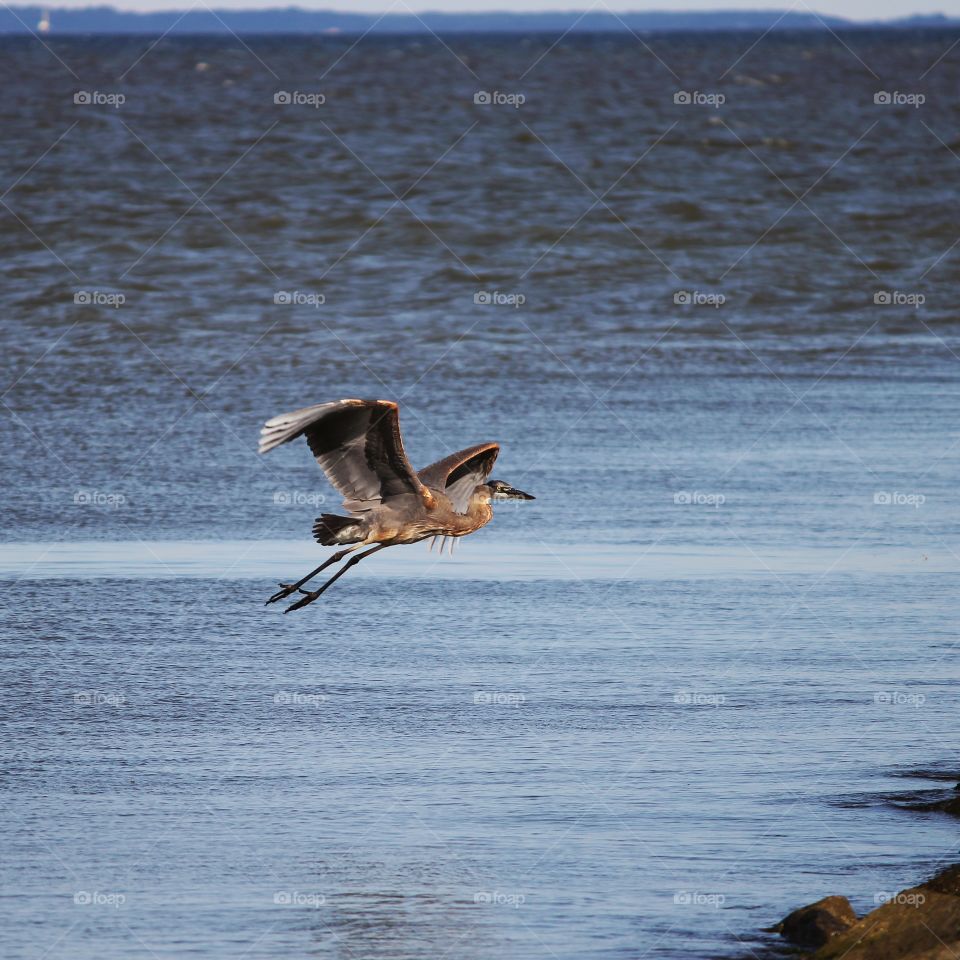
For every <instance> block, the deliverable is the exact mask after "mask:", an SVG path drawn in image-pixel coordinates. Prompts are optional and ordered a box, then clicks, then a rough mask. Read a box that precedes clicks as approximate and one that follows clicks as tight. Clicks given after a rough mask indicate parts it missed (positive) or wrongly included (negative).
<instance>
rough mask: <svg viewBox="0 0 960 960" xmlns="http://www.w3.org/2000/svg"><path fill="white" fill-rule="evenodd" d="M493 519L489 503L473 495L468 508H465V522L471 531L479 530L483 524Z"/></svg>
mask: <svg viewBox="0 0 960 960" xmlns="http://www.w3.org/2000/svg"><path fill="white" fill-rule="evenodd" d="M492 518H493V507H492V506H490V501H489V500H487V499H483V498H481V497H479V496H477V495H474V496H473V497H472V498H471V500H470V506H469V507H468V508H467V514H466V520H467V522H468V523H469V525H470V529H471V530H479V529H480V527H482V526H483V525H484V524H485V523H489V522H490V520H491V519H492Z"/></svg>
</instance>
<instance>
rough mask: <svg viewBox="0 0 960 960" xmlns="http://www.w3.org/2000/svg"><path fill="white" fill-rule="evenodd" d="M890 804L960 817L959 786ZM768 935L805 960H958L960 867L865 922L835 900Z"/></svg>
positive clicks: (799, 913)
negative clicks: (796, 949)
mask: <svg viewBox="0 0 960 960" xmlns="http://www.w3.org/2000/svg"><path fill="white" fill-rule="evenodd" d="M937 779H948V778H947V777H945V776H943V775H942V774H941V775H939V776H938V777H937ZM949 779H950V780H955V777H953V776H950V777H949ZM887 799H888V800H889V801H890V802H892V803H895V804H896V805H897V806H899V807H900V808H901V809H905V810H921V811H931V810H937V811H941V812H943V813H945V814H947V815H948V816H960V783H958V784H957V785H956V786H955V787H953V789H952V790H949V791H924V792H920V793H918V792H912V793H910V794H901V795H895V796H891V797H888V798H887ZM767 932H774V933H779V934H780V936H781V937H782V938H783V940H784V942H785V943H789V944H792V945H793V946H795V947H802V948H806V949H807V950H810V951H812V952H810V953H807V954H805V955H804V956H805V957H806V958H807V960H841V958H842V960H960V863H955V864H952V865H950V866H948V867H946V868H945V869H943V870H940V871H939V872H938V873H937V874H936V875H935V876H933V877H931V878H930V879H929V880H926V881H925V882H923V883H921V884H919V885H917V886H915V887H908V888H907V889H905V890H901V891H900V892H899V893H897V894H895V895H893V896H891V897H890V898H889V899H888V900H887V901H886V902H885V903H884V904H882V905H881V906H879V907H877V909H876V910H871V911H870V912H869V913H867V914H865V915H864V916H863V917H859V918H858V917H857V915H856V913H855V912H854V910H853V907H852V906H851V905H850V901H849V900H847V898H846V897H844V896H838V895H833V896H828V897H824V898H823V899H821V900H818V901H817V902H816V903H811V904H810V905H809V906H806V907H801V908H800V909H798V910H794V911H793V913H791V914H789V915H788V916H786V917H784V919H783V920H781V921H780V923H778V924H777V925H776V926H774V927H771V928H768V931H767Z"/></svg>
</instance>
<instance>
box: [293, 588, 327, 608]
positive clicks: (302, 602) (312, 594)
mask: <svg viewBox="0 0 960 960" xmlns="http://www.w3.org/2000/svg"><path fill="white" fill-rule="evenodd" d="M323 591H324V588H323V587H321V588H320V589H319V590H301V591H300V592H301V593H302V594H303V596H302V597H301V598H300V599H299V600H298V601H297V602H296V603H291V604H290V606H289V607H287V609H286V610H284V611H283V612H284V613H291V612H292V611H294V610H299V609H300V608H301V607H305V606H306V605H307V604H308V603H313V601H314V600H316V599H317V597H319V596H320V594H321V593H323Z"/></svg>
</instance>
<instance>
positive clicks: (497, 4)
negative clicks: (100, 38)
mask: <svg viewBox="0 0 960 960" xmlns="http://www.w3.org/2000/svg"><path fill="white" fill-rule="evenodd" d="M20 2H29V0H20ZM33 2H37V0H33ZM104 3H106V4H109V5H111V6H114V7H117V8H118V9H121V10H174V9H175V10H185V9H189V8H190V7H191V6H193V5H194V3H196V5H197V6H198V7H200V8H202V7H203V6H204V5H207V6H210V7H221V8H222V7H228V8H230V7H232V8H244V9H262V8H264V7H287V6H299V7H304V8H306V9H310V10H344V11H352V12H356V13H382V12H383V11H385V10H389V9H390V8H391V6H392V7H393V9H394V11H396V12H402V11H404V9H405V8H406V9H409V10H413V11H415V12H417V13H422V12H423V11H425V10H446V11H457V12H465V11H493V10H526V11H529V10H584V9H589V8H591V7H594V8H595V9H598V10H602V9H604V7H606V8H607V9H610V10H616V11H618V12H622V11H624V10H724V9H726V10H731V9H741V10H743V9H752V10H758V9H776V10H783V9H790V8H793V9H796V10H805V9H810V10H814V11H816V12H817V13H825V14H833V15H835V16H840V17H849V18H851V19H854V20H873V19H885V18H890V17H901V16H907V15H909V14H915V13H946V14H949V15H952V16H960V0H733V2H731V0H693V2H691V0H653V2H647V3H643V2H637V0H597V2H596V3H594V2H593V0H580V2H577V0H489V2H486V3H485V2H483V0H397V2H396V3H395V4H394V3H392V0H339V2H338V0H332V2H324V0H50V6H53V7H86V6H94V5H99V4H104Z"/></svg>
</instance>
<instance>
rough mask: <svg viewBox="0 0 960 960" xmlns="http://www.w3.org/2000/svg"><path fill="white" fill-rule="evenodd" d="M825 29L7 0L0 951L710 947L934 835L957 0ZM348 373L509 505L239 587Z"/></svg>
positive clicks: (607, 953)
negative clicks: (885, 298)
mask: <svg viewBox="0 0 960 960" xmlns="http://www.w3.org/2000/svg"><path fill="white" fill-rule="evenodd" d="M844 36H845V38H846V39H845V42H846V43H847V44H848V46H849V49H847V48H845V47H844V46H843V44H841V43H840V42H839V41H837V40H836V39H835V38H832V37H830V36H829V35H822V36H821V35H807V34H791V35H790V36H788V37H783V36H777V37H773V36H771V37H768V38H765V39H764V40H763V41H761V42H760V43H758V44H757V45H756V46H753V47H751V44H752V43H753V42H754V41H755V40H757V37H755V36H747V35H736V34H733V35H730V36H725V37H717V36H711V37H710V38H704V37H697V36H687V37H672V38H671V37H666V38H656V39H650V38H647V40H648V45H650V46H651V48H652V49H653V50H654V51H655V53H656V54H657V56H658V57H660V60H659V61H658V60H657V59H656V57H653V56H652V55H651V54H650V53H649V52H647V51H646V50H645V49H644V47H643V45H642V44H640V43H639V42H638V41H637V40H636V38H630V37H578V38H575V39H574V38H567V39H566V40H564V41H563V42H561V43H560V44H558V45H557V46H555V47H554V48H552V49H548V48H550V44H551V43H553V40H554V39H556V38H543V37H529V38H517V39H509V38H498V39H490V38H486V39H484V38H474V39H468V38H457V39H455V40H454V39H451V40H450V41H449V43H448V46H446V47H445V46H443V45H442V44H440V43H438V42H436V41H434V40H431V39H429V38H423V39H417V38H404V39H396V38H378V39H377V40H376V41H373V40H368V41H364V42H362V43H361V44H359V45H358V46H357V47H356V48H354V49H353V50H350V49H349V47H350V43H351V42H352V41H350V40H348V39H345V38H324V39H319V38H318V39H297V40H290V39H284V38H279V39H270V40H266V39H255V38H254V39H251V40H249V41H245V43H246V46H245V45H244V44H241V43H240V42H239V41H232V40H224V39H216V40H214V39H210V40H204V39H185V38H178V39H176V40H173V39H169V38H168V39H166V40H163V41H161V42H160V43H158V44H156V45H155V46H151V43H152V41H151V40H149V39H144V38H134V39H122V40H121V39H116V38H114V39H109V38H89V39H85V40H69V41H68V40H57V39H56V38H55V37H54V38H51V40H50V42H49V47H50V49H46V48H44V47H43V46H42V45H40V44H39V43H36V42H32V41H25V40H16V39H4V40H2V41H0V46H2V47H3V50H4V54H5V55H4V57H3V58H0V73H2V75H3V77H4V80H5V81H6V83H5V89H9V90H11V91H13V92H12V93H11V94H10V96H8V97H5V98H2V99H0V116H2V120H3V123H4V129H5V130H6V131H9V135H8V136H7V137H6V138H5V139H4V140H3V142H2V143H0V159H2V162H3V164H4V171H5V182H6V184H7V186H9V187H10V190H9V192H8V194H7V196H6V198H5V203H6V204H8V208H7V211H6V214H5V217H6V218H5V219H4V220H3V223H4V230H3V231H2V233H0V252H2V254H3V257H4V262H5V263H6V265H7V272H6V278H5V279H6V281H7V282H6V283H5V285H4V290H3V292H2V293H0V296H2V298H3V304H4V310H5V314H4V316H5V319H4V325H3V329H2V331H0V338H2V346H3V349H2V350H0V366H2V369H3V375H4V382H5V384H6V386H5V388H4V390H5V392H4V393H3V401H4V406H3V408H2V411H3V414H4V416H3V417H2V418H0V434H2V436H0V439H2V444H0V475H2V477H3V480H4V497H5V500H4V508H5V510H4V519H5V525H4V536H3V542H2V543H0V576H2V577H3V579H4V581H5V585H6V587H7V597H8V602H7V603H6V604H5V605H4V607H3V609H2V611H0V617H2V619H3V630H2V640H0V654H2V669H3V677H4V696H3V697H2V698H0V713H2V716H3V722H4V730H5V736H4V748H5V749H4V763H3V766H2V770H3V781H2V786H3V790H4V804H5V816H4V818H3V821H2V824H0V844H2V849H3V852H4V856H3V857H2V859H0V876H2V880H3V889H4V893H5V895H6V896H5V898H4V901H3V905H2V907H0V910H2V911H3V914H2V917H0V920H2V925H3V930H4V939H5V947H6V953H7V954H8V955H9V956H11V957H16V958H20V957H23V958H35V960H39V958H46V957H59V956H64V957H70V958H71V960H73V958H86V957H90V958H93V957H96V958H98V960H121V958H122V960H126V958H129V957H131V956H143V957H151V956H152V957H160V958H167V957H188V956H189V957H197V958H203V960H221V958H223V960H228V958H229V960H235V958H237V957H240V956H244V957H264V958H277V957H280V956H284V957H286V956H303V955H316V956H319V957H338V958H390V960H400V958H407V957H410V958H413V957H416V958H420V957H425V956H430V957H438V958H440V957H443V956H450V957H476V958H492V957H502V956H508V957H537V958H545V960H550V958H562V960H567V958H571V960H573V958H577V960H582V958H617V960H626V958H634V957H638V956H646V957H651V958H672V957H676V958H684V960H689V958H691V957H697V958H715V957H730V958H736V957H743V956H744V955H749V951H750V950H754V951H756V950H758V949H760V948H763V947H765V946H766V945H767V944H768V943H770V942H771V940H770V937H769V936H768V935H765V934H763V933H762V932H761V928H763V927H765V926H768V925H770V924H771V923H773V922H775V921H776V920H778V919H779V918H780V917H781V916H782V915H783V914H785V913H786V912H787V911H788V910H790V909H792V908H794V907H796V906H798V905H800V904H802V903H806V902H809V901H811V900H814V899H817V898H819V897H820V896H823V895H825V894H828V893H844V894H847V895H848V896H850V898H851V900H852V901H853V903H854V905H855V906H856V908H857V909H858V910H861V911H862V910H867V909H870V908H871V907H872V906H873V905H874V904H875V901H876V899H877V898H878V897H879V896H881V895H882V894H883V893H885V892H888V891H892V890H897V889H900V888H902V887H904V886H906V885H908V884H911V883H914V882H916V881H917V880H919V879H920V878H922V877H923V876H925V875H926V874H927V873H929V872H931V871H932V870H933V869H934V868H935V867H936V866H937V865H938V864H940V863H942V862H944V861H945V860H948V859H952V858H955V855H956V831H955V827H954V826H951V824H950V822H949V821H947V820H945V819H943V818H942V817H941V816H940V815H937V814H916V813H909V812H907V811H904V810H902V809H898V808H897V807H896V805H894V804H892V803H891V802H889V798H888V795H890V794H894V793H897V792H898V791H905V790H908V789H926V788H932V787H934V786H937V785H938V781H936V780H933V779H930V778H929V776H919V775H918V776H909V774H910V773H911V772H912V771H919V770H922V771H926V773H927V774H932V773H941V774H948V773H950V772H952V771H956V769H957V764H956V758H955V750H954V748H953V741H954V735H955V729H956V723H955V718H956V714H957V697H956V689H957V687H956V683H957V679H958V672H960V670H958V667H957V661H956V650H955V646H956V636H955V634H956V630H955V622H956V618H955V608H956V601H955V598H956V595H957V590H958V585H960V555H958V554H960V551H958V547H957V543H958V541H957V535H958V531H960V504H958V501H957V497H956V493H955V488H956V476H957V467H958V463H957V459H958V458H957V427H956V423H957V398H958V391H957V387H956V370H957V367H956V364H957V356H958V352H960V336H958V333H960V330H958V326H957V320H956V310H955V289H956V281H957V266H956V264H957V249H956V248H955V247H953V246H952V244H953V243H954V242H955V240H956V217H955V209H954V207H955V193H956V191H955V186H956V182H957V177H958V175H960V167H958V165H957V161H956V159H955V157H954V156H953V155H952V154H951V152H950V149H947V147H951V145H952V149H954V150H956V149H957V145H956V143H955V142H954V141H955V134H954V133H952V132H951V131H952V130H953V129H954V127H955V112H956V111H955V90H956V88H957V82H958V80H960V77H958V70H960V67H958V63H957V56H958V54H957V53H956V51H954V52H953V53H947V55H946V56H943V58H942V59H941V60H939V61H938V58H940V57H941V56H942V55H943V54H944V53H945V51H948V50H949V49H950V45H951V44H952V43H953V42H954V41H955V40H956V39H957V37H956V34H955V33H938V32H927V33H917V34H890V35H883V34H868V33H865V34H862V35H861V34H845V35H844ZM957 49H958V50H960V48H957ZM51 51H52V52H53V54H55V55H56V56H57V57H59V58H60V60H61V61H62V64H60V63H58V62H57V60H56V59H55V58H54V56H52V55H51ZM451 51H452V52H451ZM454 54H456V56H454ZM541 54H545V56H544V57H543V58H542V59H540V60H538V59H537V58H538V57H540V55H541ZM458 57H459V58H460V59H459V60H458ZM461 61H462V62H461ZM316 89H320V90H323V91H325V94H326V96H327V102H326V104H324V108H323V112H319V111H314V110H313V109H312V108H303V109H302V110H300V109H299V108H295V107H293V106H291V107H290V108H289V109H286V108H284V109H281V108H280V107H278V106H275V105H274V104H273V94H274V92H275V91H277V90H300V91H310V90H316ZM478 89H487V90H501V91H504V92H507V93H509V92H511V91H514V92H517V91H524V92H525V94H526V97H527V102H526V103H525V104H524V105H523V107H521V108H519V109H517V110H514V109H513V108H510V107H505V108H502V109H501V108H499V107H494V106H491V107H490V108H489V109H488V108H485V107H482V106H475V105H474V104H473V94H474V92H475V91H477V90H478ZM678 89H686V90H699V91H704V92H708V93H709V92H723V93H724V94H725V96H726V102H725V104H724V105H723V106H722V107H721V108H720V109H712V108H696V107H693V106H682V105H677V104H675V103H674V100H673V94H674V92H675V91H677V90H678ZM883 89H887V90H899V91H903V92H910V91H916V90H922V91H924V92H925V94H926V98H927V100H926V103H925V104H923V106H922V107H919V108H913V107H905V106H891V107H889V108H885V107H883V105H877V104H874V102H873V97H874V92H875V91H877V90H883ZM77 90H88V91H90V90H93V91H100V92H106V93H110V92H123V93H124V95H125V97H126V103H125V104H124V105H123V106H122V107H119V108H116V109H115V108H113V107H97V106H94V105H86V106H84V105H77V104H74V103H73V95H74V93H75V92H76V91H77ZM58 138H60V139H59V140H58ZM658 138H659V139H658ZM858 138H859V139H858ZM938 138H939V139H938ZM944 144H946V146H944ZM648 148H650V149H649V152H648V153H646V154H644V156H643V159H642V160H639V162H637V163H636V166H633V167H631V164H634V163H635V162H636V161H638V158H640V155H641V154H643V152H644V151H645V150H647V149H648ZM45 151H46V152H45ZM445 151H446V152H445ZM231 164H234V166H231ZM431 165H433V166H431ZM625 171H626V173H625ZM425 173H426V174H427V175H426V176H424V177H423V178H422V179H421V180H418V178H420V177H421V175H422V174H425ZM621 175H623V176H622V179H621V180H619V182H618V181H617V178H618V177H621ZM18 178H19V179H18ZM178 178H179V179H178ZM613 184H616V185H615V186H614V188H613V189H612V190H610V192H609V195H605V194H604V191H607V190H608V188H610V187H611V185H613ZM208 188H209V192H208V194H207V195H206V199H205V204H206V206H205V205H204V203H200V204H197V205H195V206H191V205H192V204H194V201H195V199H196V197H197V196H203V195H204V193H203V192H204V191H206V190H208ZM808 188H811V189H810V192H809V194H803V191H806V190H807V189H808ZM405 191H409V194H408V195H406V198H405V202H406V204H407V206H404V205H403V204H399V205H397V206H391V205H392V204H393V202H394V200H395V194H399V195H400V196H405ZM591 191H592V192H591ZM791 191H794V192H793V193H792V192H791ZM598 195H603V196H605V204H606V205H604V204H599V205H597V206H591V205H592V204H593V201H594V200H595V199H596V196H598ZM797 195H803V196H804V199H805V203H806V206H805V205H804V204H802V203H798V204H795V205H794V200H795V199H796V196H797ZM581 217H582V219H578V218H581ZM494 290H497V291H500V292H502V293H504V294H508V295H510V294H513V295H515V294H522V295H523V297H524V302H523V303H521V304H520V305H519V306H516V307H514V306H509V307H507V306H495V305H485V304H483V303H476V302H475V299H474V298H475V295H476V294H477V293H479V292H482V291H494ZM91 291H95V292H98V293H103V294H107V293H111V292H112V293H122V294H123V296H124V300H123V302H122V304H120V305H119V306H111V305H107V304H106V303H101V304H100V305H97V304H93V305H91V304H84V303H82V302H81V303H76V302H75V300H76V295H77V294H78V293H82V292H87V293H89V292H91ZM283 291H286V292H290V291H297V292H299V293H303V294H308V295H309V294H311V293H313V294H319V293H322V294H323V296H324V301H325V302H324V303H323V304H322V305H318V306H313V305H311V304H310V303H308V302H300V303H294V304H284V303H275V302H274V299H275V295H276V294H277V293H278V292H283ZM682 291H688V292H690V291H695V292H700V293H704V294H717V293H722V294H723V297H724V299H723V302H722V303H721V304H720V305H718V306H713V305H707V304H696V303H691V304H685V303H683V302H682V299H683V298H680V299H681V302H680V303H677V302H675V299H676V295H677V294H678V293H680V292H682ZM891 291H892V292H895V293H897V294H898V295H899V294H903V295H906V296H913V297H914V300H913V301H912V302H910V303H909V304H908V303H905V302H894V303H890V304H884V303H882V302H881V303H876V302H875V300H876V294H877V293H882V292H891ZM917 294H922V296H923V301H922V302H921V303H919V304H918V303H917V302H916V295H917ZM81 299H82V298H81ZM881 300H882V298H881ZM347 396H372V397H378V396H382V397H387V398H390V399H395V400H398V401H399V402H400V404H401V423H402V426H403V430H404V436H405V442H406V447H407V450H408V452H409V454H410V456H411V458H412V459H413V461H414V463H415V464H416V465H418V466H420V465H423V464H425V463H428V462H430V461H431V460H433V459H436V458H437V457H438V456H440V455H443V454H445V453H447V452H449V451H451V450H454V449H457V448H459V447H462V446H464V445H466V444H469V443H474V442H478V441H483V440H488V439H489V440H498V441H499V442H501V443H502V445H503V452H502V454H501V458H500V460H499V462H498V464H497V469H496V475H497V476H498V477H500V478H502V479H505V480H507V481H509V482H512V483H514V484H516V485H517V486H519V487H521V488H522V489H525V490H529V491H530V492H531V493H533V494H535V495H536V497H537V499H536V501H534V502H531V503H524V504H517V505H512V504H507V505H504V506H503V507H501V508H500V509H499V510H498V513H497V516H496V518H495V520H494V522H493V524H491V525H490V526H489V527H488V528H485V529H484V530H483V531H481V532H479V533H477V534H476V535H475V536H473V537H470V538H468V539H467V540H465V541H464V542H463V543H462V544H461V545H460V546H459V547H458V552H457V553H456V554H455V555H454V556H453V557H452V558H451V557H447V556H443V557H439V556H438V555H437V554H436V552H434V553H430V552H428V550H427V548H426V546H425V545H418V546H414V547H402V548H399V547H398V548H395V549H392V550H388V551H385V552H384V553H383V554H380V555H378V556H376V557H374V558H371V559H370V560H368V561H365V562H364V563H363V564H361V565H360V566H359V567H358V568H357V570H355V571H352V572H351V573H349V574H348V575H347V577H345V578H344V579H343V580H342V581H341V582H339V583H338V584H337V585H336V587H334V588H333V589H332V590H331V591H330V593H329V594H327V595H326V596H325V597H324V599H323V600H322V601H320V602H318V603H316V604H314V605H312V606H311V607H308V608H307V609H305V610H303V611H300V612H298V613H296V614H291V615H290V616H284V615H283V614H282V613H281V612H280V610H279V609H278V608H277V607H276V606H274V607H264V606H263V604H262V601H263V600H264V599H265V598H266V597H267V596H269V595H270V593H272V592H273V590H275V589H276V586H275V584H276V583H277V582H278V581H280V580H286V579H288V578H290V577H291V576H295V575H298V574H300V573H303V572H306V570H308V569H309V568H310V567H312V566H314V565H316V563H318V562H319V558H321V557H322V556H324V552H323V551H322V550H320V549H319V548H317V547H316V545H315V544H313V543H312V541H311V539H310V525H311V522H312V519H313V517H314V516H316V515H317V514H318V513H319V512H321V510H327V509H331V508H333V509H336V507H337V498H336V497H335V496H334V494H333V493H332V492H331V490H330V489H329V487H327V485H326V484H325V482H324V480H323V478H322V476H321V475H320V474H319V472H318V471H317V469H316V466H315V465H314V464H313V463H312V461H311V459H310V457H309V454H308V451H307V449H306V447H305V446H290V447H285V448H283V449H281V450H278V451H276V452H274V453H271V454H270V455H268V456H267V457H265V458H260V457H258V456H257V454H256V439H257V433H258V430H259V426H260V424H261V423H262V421H263V420H265V419H266V418H268V417H270V416H273V415H275V414H277V413H280V412H283V411H284V410H288V409H292V408H294V407H297V406H301V405H303V404H306V403H310V402H315V401H320V400H327V399H335V398H339V397H347ZM905 774H906V775H907V776H905ZM940 785H941V786H942V783H941V784H940Z"/></svg>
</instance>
